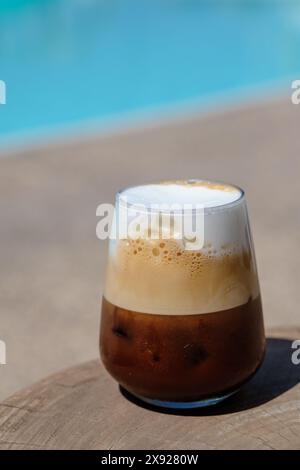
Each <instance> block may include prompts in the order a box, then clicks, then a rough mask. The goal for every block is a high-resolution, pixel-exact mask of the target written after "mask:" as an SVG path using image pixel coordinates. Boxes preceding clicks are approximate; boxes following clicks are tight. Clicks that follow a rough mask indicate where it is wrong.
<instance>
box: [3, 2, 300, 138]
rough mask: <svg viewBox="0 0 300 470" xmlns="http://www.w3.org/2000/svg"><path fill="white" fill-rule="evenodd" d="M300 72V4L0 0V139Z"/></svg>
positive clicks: (212, 95) (202, 96) (286, 79)
mask: <svg viewBox="0 0 300 470" xmlns="http://www.w3.org/2000/svg"><path fill="white" fill-rule="evenodd" d="M299 72H300V2H297V1H288V0H286V1H284V0H282V1H280V0H278V1H276V0H271V1H263V0H261V1H259V0H257V1H255V0H240V1H234V0H231V1H230V0H219V1H217V0H207V1H201V0H198V1H197V0H31V1H30V0H27V1H26V0H2V1H1V0H0V79H2V80H4V81H5V82H6V86H7V104H6V105H1V106H0V142H1V139H2V141H3V140H4V139H7V138H9V137H13V138H15V137H16V138H18V137H20V136H26V135H31V136H35V135H40V134H42V133H43V132H48V131H52V130H53V131H55V130H56V129H63V128H64V126H68V127H70V126H71V128H72V126H73V125H74V126H75V125H76V129H78V124H80V123H84V122H86V121H93V120H95V121H96V122H98V123H105V122H108V121H113V120H114V119H116V118H117V117H120V116H126V115H128V113H131V112H140V111H144V110H147V109H151V110H154V111H153V112H154V114H155V112H156V111H155V110H157V112H158V110H159V109H163V108H164V107H165V106H168V105H173V104H174V103H184V102H185V101H190V102H192V101H193V100H196V101H197V103H199V104H201V100H202V99H203V100H205V99H207V97H209V101H210V102H213V101H214V100H217V96H218V95H220V94H226V93H229V94H230V93H232V92H235V91H237V90H241V89H242V90H247V89H248V87H250V88H253V87H258V88H259V87H262V86H264V85H265V84H267V83H269V82H274V83H275V82H277V81H279V82H280V83H282V84H285V85H284V86H287V87H289V88H290V81H289V80H290V79H291V78H295V79H297V78H300V73H299ZM250 88H249V89H250ZM79 127H80V126H79ZM74 129H75V127H74Z"/></svg>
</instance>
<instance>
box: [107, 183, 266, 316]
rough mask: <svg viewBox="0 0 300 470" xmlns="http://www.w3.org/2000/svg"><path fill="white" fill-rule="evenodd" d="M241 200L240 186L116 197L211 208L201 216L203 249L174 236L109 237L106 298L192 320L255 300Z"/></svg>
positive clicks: (148, 189)
mask: <svg viewBox="0 0 300 470" xmlns="http://www.w3.org/2000/svg"><path fill="white" fill-rule="evenodd" d="M242 195H243V192H242V191H241V190H240V189H238V188H237V187H234V186H230V185H223V184H219V183H212V182H204V181H183V182H182V181H171V182H165V183H160V184H150V185H145V186H137V187H133V188H129V189H126V190H124V191H123V192H122V193H121V194H120V195H119V198H120V197H121V198H122V197H123V196H126V199H127V202H128V203H130V204H144V205H146V206H147V207H151V205H152V204H167V205H168V204H169V205H172V204H180V205H183V204H203V205H204V206H205V207H206V208H213V210H208V211H207V213H206V215H205V219H204V245H203V246H202V247H201V249H186V246H185V244H184V243H183V242H182V240H178V239H175V238H172V237H170V238H168V239H165V238H163V237H162V236H160V237H158V238H157V239H153V238H143V237H141V238H134V239H133V238H130V237H128V238H126V239H123V240H121V239H120V240H112V241H111V242H110V243H111V245H110V254H109V260H108V267H107V276H106V284H105V291H104V295H105V297H106V298H107V300H108V301H110V302H111V303H113V304H115V305H118V306H120V307H123V308H126V309H128V310H133V311H136V312H143V313H152V314H165V315H183V314H187V315H191V314H199V313H203V314H205V313H209V312H216V311H222V310H225V309H229V308H233V307H236V306H238V305H242V304H244V303H246V302H247V301H248V300H249V298H255V297H256V296H257V295H258V284H257V277H256V267H255V262H254V259H253V257H252V251H251V246H250V241H249V237H248V235H247V233H248V232H247V230H246V228H247V212H246V208H245V204H244V199H243V197H242ZM119 202H120V199H119ZM235 202H237V203H236V204H234V203H235ZM232 203H233V204H232ZM215 208H216V209H217V210H215ZM162 233H163V232H162Z"/></svg>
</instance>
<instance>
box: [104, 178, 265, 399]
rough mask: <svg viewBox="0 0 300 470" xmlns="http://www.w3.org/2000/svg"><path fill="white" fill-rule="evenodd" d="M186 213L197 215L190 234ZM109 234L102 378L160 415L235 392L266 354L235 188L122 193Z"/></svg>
mask: <svg viewBox="0 0 300 470" xmlns="http://www.w3.org/2000/svg"><path fill="white" fill-rule="evenodd" d="M185 206H188V209H186V207H185ZM197 212H198V214H197ZM186 214H188V216H189V217H193V220H194V222H195V219H194V218H195V216H197V215H200V217H199V221H200V223H199V227H200V229H199V227H198V229H199V230H198V232H197V231H196V230H194V229H193V227H192V226H191V225H189V226H188V224H185V222H186ZM194 222H193V223H194ZM196 225H197V224H196ZM183 226H184V227H185V229H184V228H183ZM187 226H188V228H187ZM124 228H125V229H124ZM112 232H113V233H114V236H112V237H111V239H110V242H109V254H108V263H107V272H106V282H105V289H104V295H103V302H102V318H101V328H100V352H101V358H102V361H103V363H104V365H105V367H106V369H107V371H108V372H109V373H110V374H111V376H112V377H113V378H114V379H115V380H116V381H117V382H118V383H119V384H120V385H121V386H122V387H123V388H124V389H126V390H127V391H128V392H130V393H131V394H133V395H134V396H136V397H138V398H140V399H142V400H144V401H145V402H148V403H151V404H154V405H157V406H164V407H167V408H192V407H200V406H207V405H211V404H216V403H218V402H220V401H221V400H223V399H224V398H226V397H228V396H230V395H231V394H233V393H234V392H236V391H237V390H239V389H240V387H241V386H242V385H243V384H244V383H245V382H247V381H248V380H249V379H250V378H251V377H252V376H253V375H254V374H255V372H256V371H257V370H258V368H259V367H260V365H261V363H262V361H263V358H264V351H265V335H264V325H263V315H262V305H261V297H260V290H259V283H258V276H257V269H256V263H255V255H254V248H253V243H252V237H251V233H250V227H249V220H248V215H247V207H246V201H245V194H244V192H243V190H241V189H240V188H238V187H237V186H233V185H228V184H223V183H215V182H210V181H202V180H188V181H171V182H163V183H157V184H149V185H143V186H136V187H131V188H127V189H125V190H123V191H121V192H119V193H118V194H117V197H116V205H115V218H114V223H113V229H112Z"/></svg>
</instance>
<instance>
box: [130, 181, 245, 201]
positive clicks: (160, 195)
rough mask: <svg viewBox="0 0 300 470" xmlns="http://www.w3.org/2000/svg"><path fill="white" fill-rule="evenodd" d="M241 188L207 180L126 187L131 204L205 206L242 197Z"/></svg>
mask: <svg viewBox="0 0 300 470" xmlns="http://www.w3.org/2000/svg"><path fill="white" fill-rule="evenodd" d="M241 194H242V193H241V190H240V189H239V188H237V187H235V186H231V185H224V184H220V183H210V182H207V181H197V180H188V181H186V182H170V183H168V182H165V183H161V184H148V185H144V186H135V187H132V188H128V189H125V190H124V191H122V193H121V197H123V196H125V197H126V198H127V201H128V202H129V203H130V204H137V203H139V204H144V205H145V206H150V205H151V204H167V205H171V204H180V205H183V204H194V205H195V204H203V205H204V207H207V208H210V207H219V206H222V205H225V204H230V203H232V202H234V201H236V200H238V199H239V198H240V197H241Z"/></svg>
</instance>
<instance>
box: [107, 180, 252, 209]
mask: <svg viewBox="0 0 300 470" xmlns="http://www.w3.org/2000/svg"><path fill="white" fill-rule="evenodd" d="M176 181H177V182H178V181H182V182H184V181H186V182H189V181H191V182H192V181H195V182H196V181H197V182H201V183H210V184H217V185H218V184H219V185H223V186H228V187H232V188H234V189H236V190H237V191H238V192H239V193H240V194H239V196H238V197H237V199H234V200H233V201H230V202H225V203H224V204H219V205H215V206H209V207H205V204H203V207H201V208H193V209H189V210H187V211H184V212H185V213H190V214H193V213H197V212H200V211H203V210H204V213H205V214H210V213H215V212H224V211H226V210H229V209H231V208H233V207H235V206H238V205H240V204H241V203H242V202H243V201H244V200H245V191H244V190H243V189H242V188H241V187H240V186H238V185H236V184H231V183H225V182H224V181H220V180H204V179H198V178H197V179H187V180H176ZM176 181H174V184H176ZM171 183H172V181H170V184H171ZM155 184H156V185H158V184H160V183H159V182H153V183H144V184H135V185H130V186H126V187H124V188H122V189H120V190H119V191H117V193H116V196H115V199H116V205H122V206H123V207H127V208H128V209H129V210H130V209H133V208H135V210H136V211H140V213H147V214H149V213H155V214H177V215H181V214H182V213H183V209H174V210H173V209H170V210H165V209H157V208H153V207H151V204H144V203H138V202H136V203H130V202H128V201H125V200H124V199H122V195H123V193H125V192H126V191H127V190H129V189H132V188H137V187H140V186H150V185H155ZM139 205H141V206H143V208H144V209H145V210H144V211H143V209H142V208H141V209H139ZM187 205H188V203H187Z"/></svg>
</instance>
